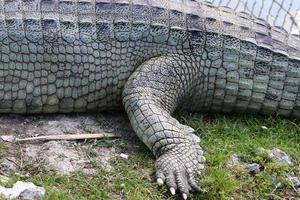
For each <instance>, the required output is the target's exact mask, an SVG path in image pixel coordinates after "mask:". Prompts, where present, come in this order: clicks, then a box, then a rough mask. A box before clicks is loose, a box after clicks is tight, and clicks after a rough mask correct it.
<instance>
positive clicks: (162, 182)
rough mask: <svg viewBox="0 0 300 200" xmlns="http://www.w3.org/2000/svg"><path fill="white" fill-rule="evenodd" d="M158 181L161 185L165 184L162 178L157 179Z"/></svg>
mask: <svg viewBox="0 0 300 200" xmlns="http://www.w3.org/2000/svg"><path fill="white" fill-rule="evenodd" d="M156 182H157V184H158V185H159V186H161V185H163V184H164V181H163V180H162V179H161V178H158V179H156Z"/></svg>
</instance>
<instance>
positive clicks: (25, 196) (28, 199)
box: [19, 188, 42, 200]
mask: <svg viewBox="0 0 300 200" xmlns="http://www.w3.org/2000/svg"><path fill="white" fill-rule="evenodd" d="M19 199H21V200H32V199H36V200H38V199H42V195H41V192H40V191H38V190H36V189H32V188H29V189H26V190H24V191H23V192H21V193H20V195H19Z"/></svg>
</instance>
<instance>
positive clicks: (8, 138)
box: [1, 135, 16, 142]
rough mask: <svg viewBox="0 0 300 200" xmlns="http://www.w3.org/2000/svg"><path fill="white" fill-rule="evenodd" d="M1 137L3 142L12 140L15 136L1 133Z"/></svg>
mask: <svg viewBox="0 0 300 200" xmlns="http://www.w3.org/2000/svg"><path fill="white" fill-rule="evenodd" d="M1 139H2V140H3V141H4V142H13V141H14V140H15V139H16V138H15V136H13V135H2V136H1Z"/></svg>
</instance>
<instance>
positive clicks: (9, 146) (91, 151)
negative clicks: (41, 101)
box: [0, 112, 141, 175]
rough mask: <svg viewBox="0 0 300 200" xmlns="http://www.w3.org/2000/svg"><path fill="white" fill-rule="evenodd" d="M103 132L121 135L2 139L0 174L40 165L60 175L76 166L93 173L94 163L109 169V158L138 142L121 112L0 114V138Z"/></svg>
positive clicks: (74, 169) (132, 147)
mask: <svg viewBox="0 0 300 200" xmlns="http://www.w3.org/2000/svg"><path fill="white" fill-rule="evenodd" d="M103 132H106V133H112V134H115V135H117V136H119V137H120V138H119V139H103V140H101V139H100V140H94V139H92V140H81V141H47V142H45V141H38V142H22V143H20V142H18V143H16V142H9V141H4V142H3V141H2V143H3V144H4V147H2V154H0V156H1V157H0V174H4V175H10V174H13V173H15V172H17V173H19V172H21V173H22V174H24V173H25V174H26V170H29V171H30V169H31V168H35V169H36V168H43V170H46V171H56V172H57V173H58V174H62V175H69V174H71V173H73V172H75V171H77V170H81V171H83V172H84V173H86V174H92V173H94V171H95V167H104V168H105V169H107V170H108V171H109V170H111V168H112V166H111V165H110V160H111V159H112V158H114V157H116V156H124V155H121V154H125V155H130V154H132V153H134V151H135V149H136V148H137V146H138V145H140V144H141V143H139V142H138V138H137V137H136V136H135V134H134V132H133V130H132V129H131V127H130V123H129V120H128V118H127V116H126V114H125V113H123V112H106V113H101V114H70V115H65V114H55V115H54V114H53V115H32V116H30V115H29V116H24V115H11V114H10V115H0V136H2V139H3V138H4V139H7V138H11V137H13V138H27V137H33V136H42V135H57V134H80V133H103ZM3 136H4V137H3ZM0 140H1V139H0ZM8 140H9V139H8ZM2 146H3V145H2ZM3 149H4V150H3ZM32 166H34V167H32Z"/></svg>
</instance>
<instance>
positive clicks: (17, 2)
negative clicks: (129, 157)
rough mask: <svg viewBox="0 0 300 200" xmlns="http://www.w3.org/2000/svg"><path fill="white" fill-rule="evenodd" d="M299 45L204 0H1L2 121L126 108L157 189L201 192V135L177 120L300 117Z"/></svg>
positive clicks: (279, 31)
mask: <svg viewBox="0 0 300 200" xmlns="http://www.w3.org/2000/svg"><path fill="white" fill-rule="evenodd" d="M299 86H300V37H299V36H297V35H291V34H289V33H288V32H287V31H285V30H284V29H283V28H281V27H273V26H270V25H269V24H268V23H267V22H266V21H264V20H262V19H259V18H255V17H254V16H252V15H251V14H248V13H246V12H235V11H233V10H231V9H230V8H227V7H215V6H213V5H212V4H209V3H204V2H200V1H195V0H76V1H75V0H2V1H0V113H17V114H35V113H70V112H100V111H104V110H123V109H124V110H125V111H126V112H127V114H128V117H129V119H130V123H131V125H132V128H133V130H134V131H135V133H136V135H137V136H138V137H139V138H140V139H141V140H142V141H143V142H144V143H145V145H146V146H147V147H149V149H150V150H151V151H152V152H153V154H154V156H155V157H156V163H155V167H156V181H157V183H158V184H159V185H163V184H166V185H167V187H168V189H169V190H170V192H171V193H172V194H175V193H176V192H177V193H179V194H180V195H181V196H182V197H183V198H184V199H186V198H187V197H188V196H189V195H190V193H191V192H197V191H201V187H200V186H199V183H198V175H199V174H202V173H203V171H204V165H205V157H204V153H203V149H202V148H201V146H200V144H199V143H200V139H199V137H198V136H196V135H195V130H194V129H193V128H191V127H189V126H186V125H184V124H181V123H180V122H179V121H177V120H176V119H175V118H174V117H172V114H173V113H174V111H175V110H176V109H184V110H187V111H190V112H218V113H260V114H277V115H283V116H292V117H298V118H299V117H300V92H299V90H300V87H299Z"/></svg>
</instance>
